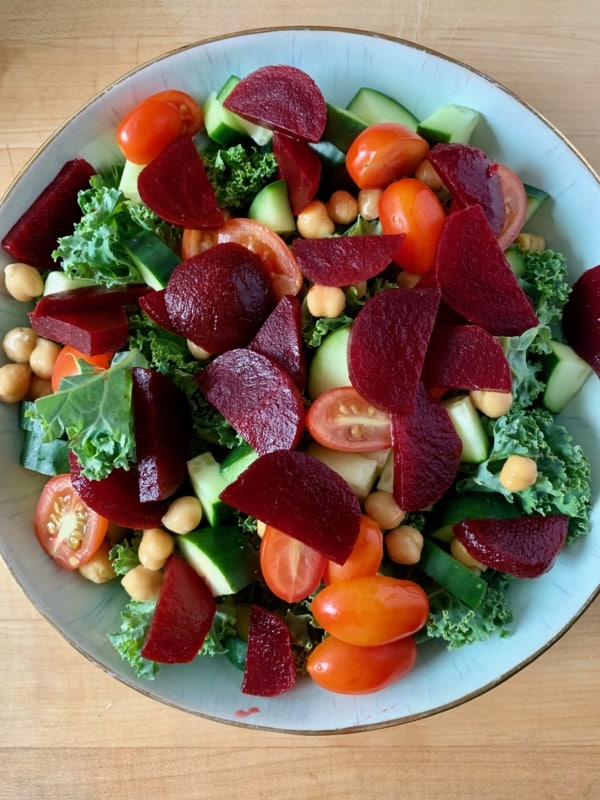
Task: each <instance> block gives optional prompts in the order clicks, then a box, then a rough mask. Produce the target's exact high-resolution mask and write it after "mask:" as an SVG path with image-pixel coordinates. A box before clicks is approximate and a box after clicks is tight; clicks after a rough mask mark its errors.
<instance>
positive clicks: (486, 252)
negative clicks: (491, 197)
mask: <svg viewBox="0 0 600 800" xmlns="http://www.w3.org/2000/svg"><path fill="white" fill-rule="evenodd" d="M434 270H435V273H434V278H435V280H436V282H437V284H438V285H439V286H440V288H441V290H442V299H443V300H444V301H445V302H446V303H447V304H448V305H449V306H450V307H451V308H453V309H454V310H455V311H457V312H458V313H459V314H462V316H463V317H464V318H465V319H466V320H468V321H469V322H473V323H475V324H476V325H481V327H482V328H485V329H486V331H487V332H488V333H491V334H492V336H519V335H520V334H521V333H523V332H524V331H526V330H527V329H528V328H533V327H535V326H536V325H537V324H538V319H537V317H536V314H535V311H534V309H533V306H532V304H531V301H530V300H529V298H528V297H527V295H526V294H525V292H524V291H523V289H522V288H521V286H520V285H519V282H518V281H517V278H516V277H515V275H514V273H513V271H512V270H511V268H510V265H509V263H508V261H507V260H506V257H505V255H504V253H503V251H502V249H501V247H500V245H499V244H498V242H497V241H496V237H495V236H494V234H493V233H492V231H491V229H490V226H489V225H488V224H487V222H486V219H485V217H484V215H483V211H482V210H481V207H480V206H477V205H474V206H469V207H468V208H465V209H464V210H462V211H457V212H456V213H454V214H450V215H449V216H448V217H446V220H445V221H444V226H443V228H442V234H441V237H440V240H439V243H438V250H437V255H436V263H435V266H434Z"/></svg>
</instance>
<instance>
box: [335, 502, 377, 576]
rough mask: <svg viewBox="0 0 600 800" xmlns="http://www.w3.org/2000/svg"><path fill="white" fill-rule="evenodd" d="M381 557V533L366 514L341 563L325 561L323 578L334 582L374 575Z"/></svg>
mask: <svg viewBox="0 0 600 800" xmlns="http://www.w3.org/2000/svg"><path fill="white" fill-rule="evenodd" d="M382 558H383V534H382V532H381V528H380V527H379V525H378V524H377V523H376V522H374V521H373V520H372V519H371V518H370V517H368V516H367V515H366V514H363V515H362V517H361V520H360V528H359V531H358V538H357V540H356V543H355V545H354V547H353V549H352V552H351V553H350V555H349V556H348V558H347V559H346V561H345V562H344V563H343V564H336V563H335V561H328V562H327V569H326V570H325V575H324V576H323V580H324V581H325V583H336V582H337V581H344V580H346V579H347V578H357V577H360V576H361V575H375V574H376V572H377V570H378V569H379V567H380V565H381V559H382Z"/></svg>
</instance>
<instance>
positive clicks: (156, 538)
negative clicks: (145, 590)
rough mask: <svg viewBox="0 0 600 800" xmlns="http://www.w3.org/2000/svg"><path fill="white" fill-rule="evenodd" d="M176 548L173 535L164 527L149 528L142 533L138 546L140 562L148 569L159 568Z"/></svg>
mask: <svg viewBox="0 0 600 800" xmlns="http://www.w3.org/2000/svg"><path fill="white" fill-rule="evenodd" d="M174 548H175V543H174V541H173V537H172V536H171V534H170V533H167V531H164V530H163V529H162V528H149V529H148V530H146V531H144V532H143V534H142V540H141V541H140V546H139V547H138V558H139V560H140V564H141V565H142V566H143V567H146V569H151V570H155V571H156V570H159V569H162V568H163V567H164V565H165V562H166V560H167V558H168V557H169V556H170V555H171V553H172V552H173V550H174Z"/></svg>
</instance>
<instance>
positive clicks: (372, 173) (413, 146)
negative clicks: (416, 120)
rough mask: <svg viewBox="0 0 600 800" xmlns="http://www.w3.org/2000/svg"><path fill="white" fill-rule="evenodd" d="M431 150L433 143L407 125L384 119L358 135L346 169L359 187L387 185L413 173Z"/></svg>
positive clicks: (376, 187)
mask: <svg viewBox="0 0 600 800" xmlns="http://www.w3.org/2000/svg"><path fill="white" fill-rule="evenodd" d="M428 152H429V144H428V143H427V142H426V141H425V139H423V137H422V136H419V134H418V133H415V132H414V131H413V130H411V128H407V127H406V125H400V124H399V123H397V122H380V123H377V124H376V125H370V126H369V127H368V128H365V130H363V131H361V132H360V133H359V134H358V136H357V137H356V138H355V139H354V141H353V142H352V144H351V145H350V147H349V148H348V152H347V153H346V169H347V170H348V174H349V175H350V177H351V178H352V180H353V181H354V183H355V184H356V185H357V186H358V188H359V189H383V187H384V186H387V185H388V183H391V182H392V181H395V180H398V178H404V177H405V176H407V175H412V173H413V172H414V171H415V169H416V168H417V166H418V165H419V164H420V163H421V161H423V159H424V158H425V156H426V155H427V153H428Z"/></svg>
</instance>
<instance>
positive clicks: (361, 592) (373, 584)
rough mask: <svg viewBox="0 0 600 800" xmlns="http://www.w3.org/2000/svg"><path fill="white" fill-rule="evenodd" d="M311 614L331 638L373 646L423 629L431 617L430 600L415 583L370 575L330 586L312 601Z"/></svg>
mask: <svg viewBox="0 0 600 800" xmlns="http://www.w3.org/2000/svg"><path fill="white" fill-rule="evenodd" d="M311 611H312V613H313V616H314V618H315V619H316V620H317V622H318V623H319V625H321V627H322V628H323V629H324V630H326V631H327V633H329V634H331V636H335V637H337V638H338V639H341V640H342V641H344V642H348V644H355V645H359V646H361V647H373V646H375V645H380V644H388V642H394V641H396V639H402V638H403V637H404V636H410V634H412V633H415V632H416V631H418V630H419V629H420V628H422V627H423V625H424V624H425V623H426V621H427V617H428V615H429V600H428V597H427V594H426V593H425V591H424V589H423V588H422V587H421V586H419V584H418V583H415V582H414V581H410V580H404V579H401V578H391V577H389V576H387V575H368V576H363V577H360V578H348V579H347V580H345V581H339V582H338V583H332V584H330V585H329V586H326V587H325V588H324V589H322V590H321V591H320V592H319V593H318V594H317V595H316V596H315V597H314V599H313V600H312V603H311Z"/></svg>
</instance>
